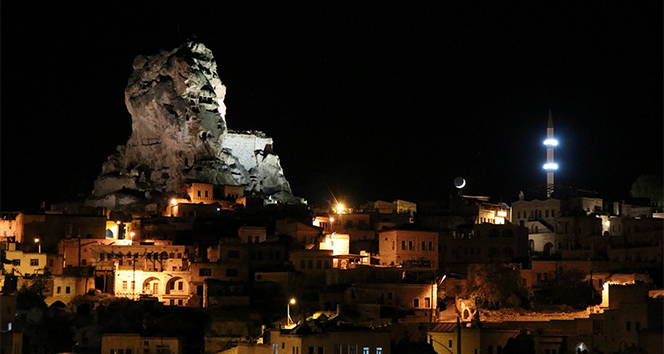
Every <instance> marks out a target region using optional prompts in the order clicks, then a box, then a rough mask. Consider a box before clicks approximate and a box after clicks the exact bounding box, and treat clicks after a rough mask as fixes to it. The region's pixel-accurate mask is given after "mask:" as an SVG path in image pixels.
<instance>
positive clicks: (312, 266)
mask: <svg viewBox="0 0 664 354" xmlns="http://www.w3.org/2000/svg"><path fill="white" fill-rule="evenodd" d="M307 267H308V268H309V269H313V268H314V261H313V260H312V259H309V260H307Z"/></svg>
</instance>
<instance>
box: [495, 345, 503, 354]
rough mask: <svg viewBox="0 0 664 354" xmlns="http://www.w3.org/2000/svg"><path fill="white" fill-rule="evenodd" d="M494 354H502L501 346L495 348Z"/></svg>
mask: <svg viewBox="0 0 664 354" xmlns="http://www.w3.org/2000/svg"><path fill="white" fill-rule="evenodd" d="M496 353H498V354H503V346H502V345H497V346H496Z"/></svg>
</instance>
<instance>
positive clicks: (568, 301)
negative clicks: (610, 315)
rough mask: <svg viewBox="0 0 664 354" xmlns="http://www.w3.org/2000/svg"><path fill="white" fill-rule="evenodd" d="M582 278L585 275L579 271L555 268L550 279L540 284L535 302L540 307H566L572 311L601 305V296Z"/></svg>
mask: <svg viewBox="0 0 664 354" xmlns="http://www.w3.org/2000/svg"><path fill="white" fill-rule="evenodd" d="M584 278H585V273H584V272H583V271H581V270H579V269H563V268H556V270H555V271H554V272H553V276H552V277H549V279H548V280H545V281H543V282H541V283H540V288H539V290H538V291H537V292H536V293H535V300H536V302H537V303H538V304H542V305H566V306H569V307H571V308H574V309H585V308H587V307H588V306H591V305H597V304H599V303H601V302H602V296H601V295H600V294H599V293H598V292H597V290H595V288H594V287H593V285H592V284H591V283H590V282H587V281H583V279H584Z"/></svg>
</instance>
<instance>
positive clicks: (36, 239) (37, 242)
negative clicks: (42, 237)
mask: <svg viewBox="0 0 664 354" xmlns="http://www.w3.org/2000/svg"><path fill="white" fill-rule="evenodd" d="M35 243H36V244H37V245H38V246H39V253H41V242H39V239H38V238H35Z"/></svg>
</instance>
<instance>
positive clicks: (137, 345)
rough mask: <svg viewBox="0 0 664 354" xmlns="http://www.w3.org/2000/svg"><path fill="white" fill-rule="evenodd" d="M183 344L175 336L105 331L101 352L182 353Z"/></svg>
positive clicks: (112, 353)
mask: <svg viewBox="0 0 664 354" xmlns="http://www.w3.org/2000/svg"><path fill="white" fill-rule="evenodd" d="M183 349H184V345H183V343H182V340H181V339H180V338H177V337H150V336H143V335H140V334H138V333H124V334H113V333H106V334H104V335H102V337H101V352H102V353H106V354H182V352H183Z"/></svg>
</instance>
